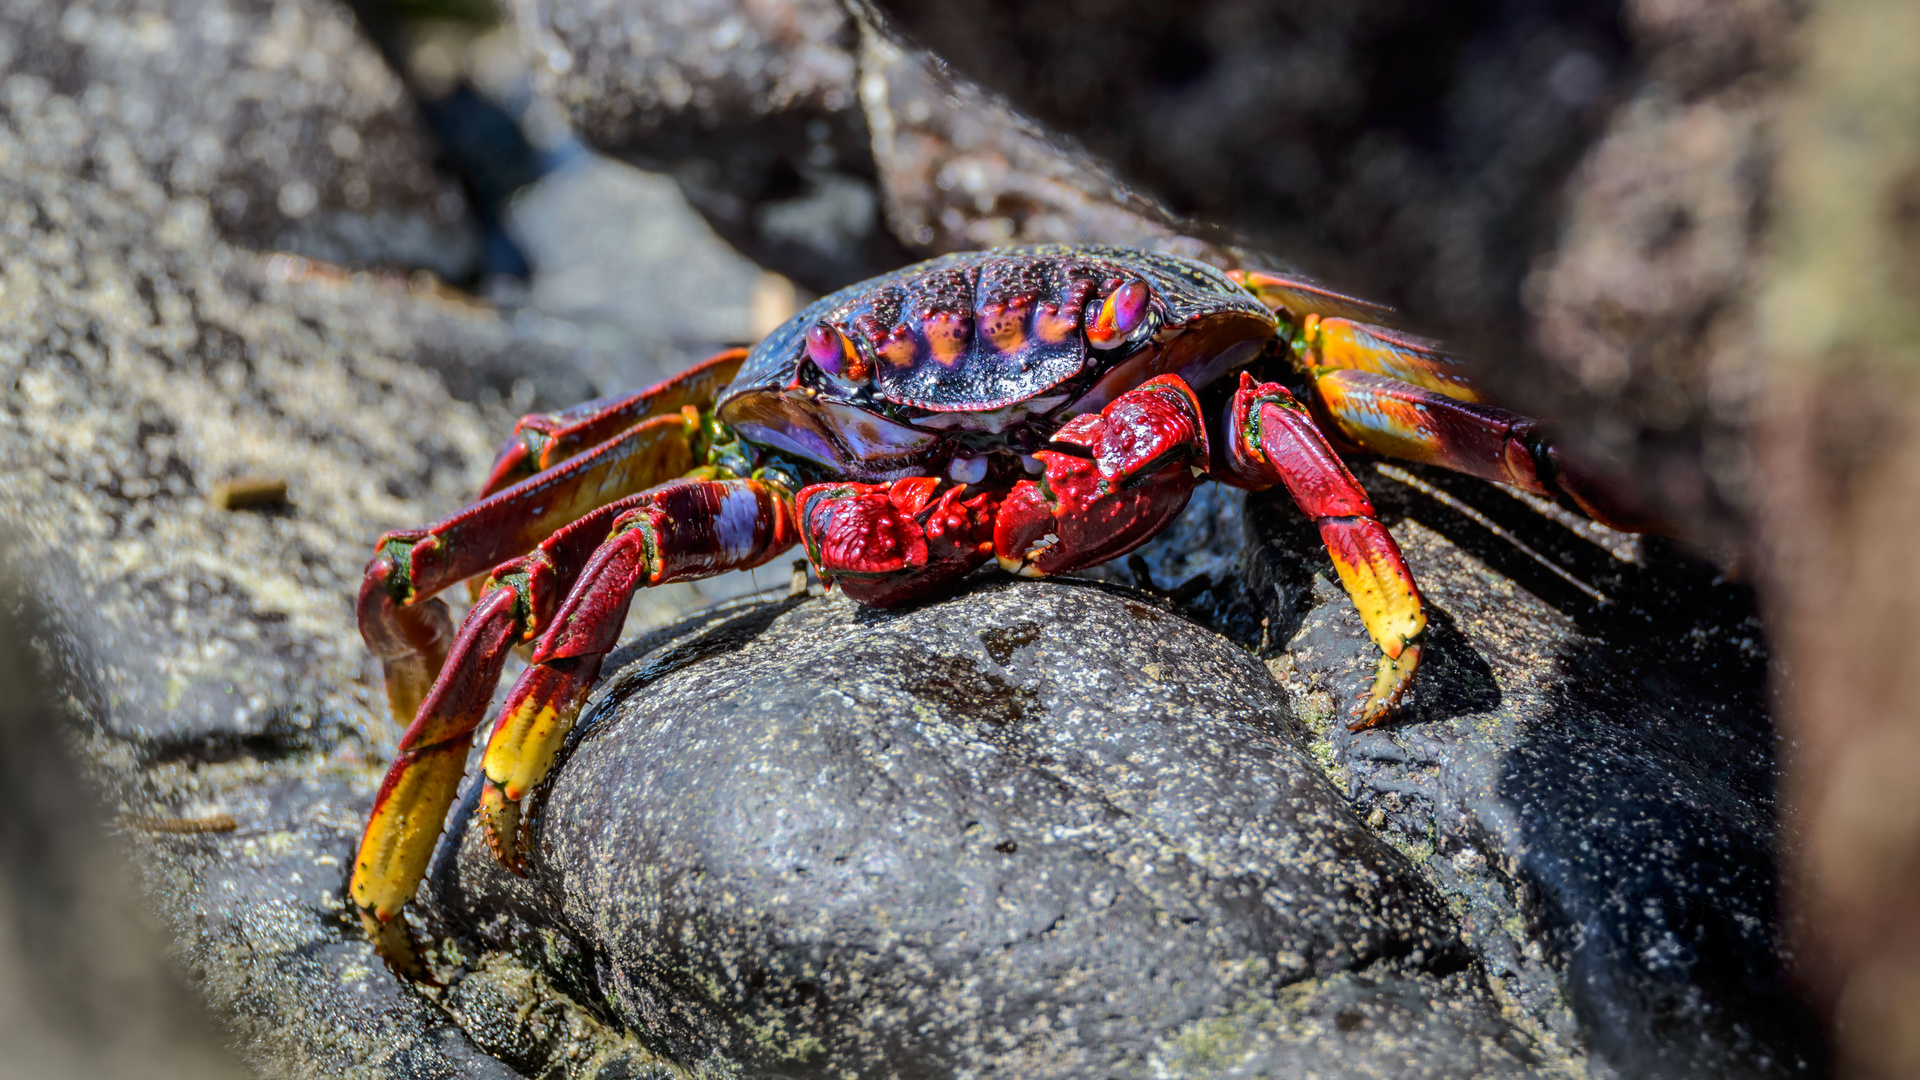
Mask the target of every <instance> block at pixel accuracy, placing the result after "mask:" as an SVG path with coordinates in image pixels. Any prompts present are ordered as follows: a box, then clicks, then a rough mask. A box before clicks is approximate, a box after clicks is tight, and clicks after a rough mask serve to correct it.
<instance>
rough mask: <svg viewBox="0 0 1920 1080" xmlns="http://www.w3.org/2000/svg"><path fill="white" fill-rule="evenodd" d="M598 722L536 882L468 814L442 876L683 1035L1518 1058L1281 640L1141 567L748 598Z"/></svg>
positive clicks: (902, 1048) (975, 1046)
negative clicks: (1172, 607) (1190, 611)
mask: <svg viewBox="0 0 1920 1080" xmlns="http://www.w3.org/2000/svg"><path fill="white" fill-rule="evenodd" d="M582 723H583V725H584V726H585V728H586V733H585V735H584V736H582V737H581V738H580V739H579V740H578V742H577V744H576V745H575V747H574V748H573V751H572V753H571V755H570V757H569V758H568V760H567V761H566V763H565V765H564V766H563V767H562V769H561V770H560V772H559V774H558V777H557V779H556V780H555V781H554V782H553V784H552V786H551V787H550V789H549V790H548V792H547V794H546V795H545V798H544V804H543V805H544V812H543V813H542V815H541V817H540V821H539V824H538V826H537V828H538V836H539V848H538V851H539V854H538V858H537V861H536V863H535V866H534V868H533V876H532V881H531V882H530V883H522V882H520V881H518V880H516V879H512V878H510V877H507V876H506V875H504V873H503V872H502V871H500V870H499V868H498V867H497V866H496V865H495V864H494V863H493V862H492V860H491V857H490V856H489V855H488V854H487V852H486V850H485V847H484V845H483V844H480V843H478V842H470V843H468V844H467V845H466V847H465V850H464V852H463V859H462V862H461V866H460V872H459V875H458V880H459V882H460V883H461V885H460V886H458V887H454V888H450V889H449V890H448V891H447V893H446V894H445V897H444V898H445V899H446V900H447V902H449V903H450V904H453V905H455V906H457V907H459V908H461V910H463V911H464V913H465V914H466V915H467V916H468V917H469V918H470V919H471V920H472V921H473V922H475V923H486V924H490V925H494V926H496V927H499V926H501V925H502V924H501V923H500V922H499V919H498V918H497V915H498V913H501V912H508V911H512V912H515V913H517V914H518V915H519V916H520V917H521V920H524V922H513V923H508V924H505V925H504V928H502V929H501V931H500V932H501V933H503V934H505V935H508V936H509V937H510V936H511V935H514V934H526V935H528V936H529V937H530V939H532V940H537V935H536V934H535V931H537V930H538V929H540V928H545V929H547V930H550V931H558V932H560V933H562V934H564V935H566V936H567V937H568V938H570V939H571V940H572V942H573V943H574V947H575V948H577V949H578V950H579V951H580V955H581V961H580V962H581V964H582V966H583V967H585V968H586V969H587V970H590V971H591V975H590V976H588V979H589V981H590V982H591V984H592V987H593V990H594V991H596V992H597V993H598V994H599V995H601V996H602V997H603V998H604V999H605V1000H606V1001H607V1002H608V1004H609V1006H610V1007H611V1008H612V1009H613V1010H614V1011H615V1013H616V1015H618V1016H619V1017H620V1019H621V1021H622V1022H623V1023H624V1024H625V1025H626V1026H628V1027H629V1028H631V1029H632V1030H633V1031H635V1032H636V1033H638V1034H639V1035H640V1036H641V1038H643V1039H644V1040H646V1041H647V1042H648V1043H649V1044H650V1045H652V1046H653V1047H655V1048H656V1049H658V1050H660V1051H661V1052H663V1053H665V1054H667V1055H668V1056H669V1057H671V1058H673V1059H675V1060H677V1061H680V1062H681V1063H683V1064H686V1065H690V1066H700V1065H702V1063H706V1064H707V1065H709V1066H711V1067H714V1068H717V1067H718V1064H717V1063H718V1062H720V1061H729V1062H734V1063H738V1064H740V1065H743V1066H746V1067H748V1068H749V1069H750V1070H757V1071H758V1072H760V1073H764V1074H769V1075H770V1074H774V1073H777V1074H779V1075H785V1076H840V1075H845V1074H847V1073H848V1072H853V1073H857V1074H858V1075H862V1076H871V1077H883V1076H906V1075H913V1076H926V1077H934V1076H963V1075H979V1074H982V1073H988V1072H1007V1073H1009V1074H1017V1075H1022V1076H1056V1077H1067V1076H1136V1075H1137V1076H1146V1075H1152V1074H1153V1073H1154V1072H1155V1070H1157V1069H1165V1068H1172V1069H1174V1070H1175V1071H1176V1072H1185V1071H1186V1070H1187V1069H1191V1068H1194V1067H1196V1066H1197V1065H1198V1063H1201V1062H1207V1063H1210V1064H1209V1066H1208V1069H1207V1071H1208V1072H1211V1073H1216V1074H1223V1075H1226V1074H1230V1075H1247V1076H1273V1075H1308V1074H1310V1075H1341V1076H1347V1075H1352V1076H1453V1077H1468V1076H1506V1075H1521V1074H1523V1073H1524V1068H1523V1063H1525V1062H1526V1061H1528V1060H1529V1058H1530V1053H1529V1050H1528V1048H1527V1046H1526V1040H1525V1039H1524V1038H1523V1037H1522V1036H1520V1035H1519V1034H1518V1033H1517V1032H1515V1031H1514V1030H1513V1029H1512V1028H1511V1027H1510V1026H1509V1025H1508V1024H1507V1023H1506V1022H1505V1021H1504V1020H1502V1019H1501V1018H1500V1017H1499V1015H1498V1007H1497V1005H1496V1003H1495V1002H1494V1000H1493V999H1492V997H1491V995H1490V994H1488V993H1487V991H1486V989H1485V986H1484V980H1483V976H1482V974H1481V972H1480V970H1479V969H1478V968H1477V966H1476V965H1474V964H1473V962H1472V960H1471V959H1470V958H1469V956H1468V955H1467V954H1466V953H1465V952H1464V951H1463V949H1462V948H1461V945H1460V942H1459V939H1458V937H1457V936H1456V933H1455V930H1454V927H1453V921H1452V918H1451V916H1450V914H1449V913H1448V911H1447V909H1446V908H1445V906H1444V905H1443V904H1442V903H1441V902H1440V897H1439V895H1438V894H1437V892H1436V891H1435V890H1433V889H1432V888H1431V887H1430V886H1429V885H1428V884H1427V883H1426V882H1424V881H1423V880H1421V878H1420V877H1419V875H1418V874H1417V872H1415V870H1414V868H1413V866H1412V865H1411V864H1410V863H1409V862H1408V861H1407V860H1406V858H1405V857H1404V856H1403V855H1401V854H1400V853H1399V852H1398V851H1396V850H1394V849H1393V848H1392V847H1391V846H1389V845H1387V844H1385V843H1382V842H1381V841H1380V840H1378V839H1377V838H1376V837H1375V836H1374V835H1373V834H1372V833H1370V832H1369V831H1368V830H1367V829H1366V828H1365V827H1364V826H1363V825H1362V824H1361V823H1360V822H1359V821H1358V820H1357V819H1356V818H1355V817H1354V816H1353V815H1352V814H1351V812H1350V811H1349V810H1348V808H1347V807H1346V806H1345V805H1344V803H1343V800H1342V799H1341V798H1340V797H1339V796H1338V795H1337V794H1336V793H1335V791H1334V790H1333V789H1332V788H1331V787H1330V786H1329V785H1328V784H1327V782H1326V780H1325V778H1324V777H1323V776H1322V775H1321V774H1320V772H1319V771H1318V770H1317V769H1316V768H1315V767H1314V766H1313V764H1312V763H1311V761H1310V759H1309V757H1308V755H1307V753H1306V752H1305V750H1304V749H1303V746H1302V742H1301V733H1300V731H1299V730H1298V728H1297V727H1296V725H1295V724H1294V722H1293V721H1292V719H1291V717H1290V716H1289V714H1288V710H1287V704H1286V698H1285V694H1284V692H1283V691H1282V689H1281V688H1280V686H1279V685H1278V684H1277V683H1276V682H1275V681H1274V680H1273V678H1272V676H1271V675H1270V674H1269V673H1268V672H1267V670H1266V669H1265V667H1264V666H1263V665H1262V664H1261V663H1260V661H1259V660H1258V659H1257V658H1256V657H1254V656H1253V655H1252V654H1250V653H1249V652H1247V651H1246V650H1245V649H1243V648H1241V647H1239V646H1237V645H1234V644H1232V643H1231V642H1228V641H1226V640H1225V639H1223V638H1221V637H1219V636H1218V635H1215V634H1213V633H1211V632H1209V631H1207V630H1205V629H1204V628H1201V627H1199V626H1196V625H1194V624H1193V623H1191V622H1189V621H1187V620H1186V619H1184V618H1182V617H1181V616H1179V615H1177V614H1175V613H1173V612H1171V611H1169V610H1167V609H1166V608H1165V606H1164V605H1163V604H1161V603H1160V602H1159V601H1157V600H1154V599H1151V598H1148V597H1147V596H1145V595H1144V594H1143V595H1140V596H1138V597H1135V596H1129V595H1127V594H1126V593H1125V592H1124V591H1122V590H1114V589H1111V588H1110V587H1101V586H1094V585H1075V584H1061V583H1011V582H1009V583H1004V584H991V583H988V584H985V585H983V586H981V587H978V588H976V589H974V590H971V591H969V592H967V593H965V594H964V595H962V596H960V597H957V598H951V599H946V600H941V601H938V602H935V603H930V604H926V605H924V606H920V607H915V608H912V609H909V610H904V611H898V612H889V613H880V612H877V611H874V610H872V609H866V608H862V607H860V606H858V605H856V604H853V603H851V602H850V601H847V600H846V599H844V598H843V597H839V596H834V597H832V598H830V599H802V600H795V601H787V602H782V603H768V604H762V605H759V606H754V607H748V608H745V609H742V610H741V611H739V612H738V613H737V614H734V615H733V616H732V617H730V618H727V619H724V620H722V621H718V622H717V623H713V624H711V625H708V626H706V627H704V628H702V629H701V630H700V631H699V632H698V633H695V634H693V635H692V636H689V637H685V638H682V639H678V640H674V641H672V642H671V643H670V644H668V645H666V646H664V647H661V648H657V649H646V648H645V646H644V645H642V646H640V647H638V648H636V649H631V650H629V651H628V653H627V662H626V663H625V664H623V665H622V666H621V667H620V668H618V669H617V670H616V672H615V674H613V675H612V676H611V678H610V679H609V680H608V681H607V683H606V684H605V687H604V689H603V690H602V691H601V692H600V696H599V697H598V699H597V700H596V702H595V704H593V705H592V706H590V707H589V712H588V713H586V714H584V716H583V721H582ZM449 884H451V883H449ZM529 928H532V929H529ZM502 943H503V944H511V942H510V941H507V942H502ZM909 1063H911V1064H909Z"/></svg>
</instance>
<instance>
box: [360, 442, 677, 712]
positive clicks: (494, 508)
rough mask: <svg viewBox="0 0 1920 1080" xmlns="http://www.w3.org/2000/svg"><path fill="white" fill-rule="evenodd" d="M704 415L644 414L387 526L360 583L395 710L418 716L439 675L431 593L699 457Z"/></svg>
mask: <svg viewBox="0 0 1920 1080" xmlns="http://www.w3.org/2000/svg"><path fill="white" fill-rule="evenodd" d="M698 433H699V414H698V412H697V410H695V409H694V408H693V407H692V406H688V407H686V408H685V409H683V410H682V411H681V412H680V413H678V414H674V415H669V416H656V417H652V418H649V419H647V420H643V421H641V422H640V423H639V424H636V425H634V426H633V427H630V428H628V429H627V430H625V431H623V432H621V433H620V434H619V435H616V436H615V437H613V438H611V439H608V440H606V441H604V442H602V443H600V444H599V445H598V446H595V447H593V448H592V449H591V450H589V451H587V452H586V453H584V454H579V455H576V456H575V457H573V458H571V459H569V460H567V461H565V462H564V463H562V464H560V465H558V466H556V467H554V468H551V469H547V470H546V471H544V472H541V473H538V474H536V475H534V476H531V477H528V478H527V479H525V480H522V481H520V482H519V483H517V484H514V485H513V486H511V487H509V488H507V489H506V490H505V491H501V492H499V493H498V494H495V495H493V496H491V497H489V498H486V499H482V500H481V501H479V502H477V503H474V504H473V505H471V506H468V507H467V508H466V509H464V510H461V511H460V512H459V513H456V514H454V515H453V516H451V517H448V518H445V519H442V520H441V521H439V522H436V523H435V524H433V525H429V526H428V527H426V528H424V529H407V530H400V531H396V532H390V533H387V534H386V535H385V536H382V537H381V538H380V540H379V542H378V543H377V544H376V545H375V547H374V554H373V559H372V560H371V561H369V562H368V563H367V570H366V577H365V578H364V579H363V580H362V582H361V585H360V601H359V620H360V635H361V637H362V638H364V639H365V640H366V643H367V648H368V649H369V650H371V651H372V652H373V654H374V655H375V656H378V657H379V658H380V663H381V666H382V668H383V670H384V672H385V675H386V684H387V701H388V704H389V705H390V706H391V707H392V709H393V713H394V716H395V717H397V718H399V719H400V720H401V721H402V722H405V721H408V720H411V719H412V718H413V716H414V714H415V712H416V711H418V709H419V705H420V702H421V700H422V699H423V698H424V697H425V696H426V693H427V691H428V689H429V688H430V687H431V685H432V682H433V678H434V676H435V675H436V674H438V673H439V670H440V667H441V664H442V662H443V660H444V657H445V651H444V650H445V649H446V648H447V644H446V643H447V642H448V638H449V634H448V630H450V629H451V620H449V619H448V617H447V614H446V606H445V605H444V604H443V603H441V602H440V601H438V600H433V599H431V597H432V596H433V595H434V594H435V593H437V592H439V591H440V590H442V589H444V588H446V587H447V586H449V585H452V584H454V583H456V582H459V581H462V580H465V579H466V578H469V577H472V576H473V575H475V574H481V573H485V572H486V571H488V570H490V569H492V568H493V567H494V566H496V565H498V564H499V563H500V562H502V561H503V560H506V559H509V558H512V557H513V556H515V555H518V554H520V553H521V552H524V551H527V550H528V549H530V548H532V547H533V546H534V545H535V544H538V543H539V542H540V541H542V540H544V539H546V538H547V537H549V536H551V535H553V534H554V533H555V532H557V531H559V529H560V528H561V527H563V526H565V525H567V524H569V523H570V522H573V521H577V520H579V519H580V518H581V517H582V516H583V515H585V514H587V513H589V512H591V511H593V510H594V509H596V508H597V507H600V506H604V505H606V504H607V503H609V502H613V501H615V500H617V499H619V498H621V497H622V496H625V495H630V494H633V493H634V492H637V491H641V490H644V489H646V488H649V487H652V486H654V485H655V484H658V483H660V482H662V481H663V480H666V479H668V478H670V477H675V476H679V475H681V474H683V473H685V472H686V471H687V470H688V469H690V468H692V467H693V464H694V447H695V442H696V440H697V438H698Z"/></svg>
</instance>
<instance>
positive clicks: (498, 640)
mask: <svg viewBox="0 0 1920 1080" xmlns="http://www.w3.org/2000/svg"><path fill="white" fill-rule="evenodd" d="M647 497H648V496H647V495H646V494H641V495H634V496H629V497H628V498H626V499H622V500H620V501H618V502H615V503H612V504H610V505H608V506H603V507H601V508H599V509H598V510H595V511H594V512H593V513H591V514H588V515H587V516H586V517H583V518H581V519H580V520H579V521H576V522H574V523H573V524H572V525H569V526H567V527H566V528H564V529H561V530H560V531H559V532H556V533H554V534H553V535H552V536H550V537H548V538H547V539H545V540H543V541H541V543H540V546H539V547H537V548H535V549H534V550H533V551H531V552H529V553H528V554H526V555H523V556H521V557H520V558H518V559H515V560H513V561H511V562H508V563H504V564H502V565H501V566H500V567H498V568H496V569H495V570H494V572H493V574H492V576H490V577H489V578H488V579H487V583H486V585H485V586H484V587H483V591H482V594H481V596H480V599H479V600H478V602H476V603H475V604H474V606H473V608H472V610H470V611H469V612H467V617H466V619H465V620H464V621H463V622H462V623H461V624H460V633H459V635H458V636H457V637H455V638H453V641H452V646H451V648H449V649H448V650H447V663H446V665H445V666H444V667H442V668H441V669H440V674H439V677H438V678H437V679H435V680H434V683H433V688H432V689H431V690H430V691H429V692H428V693H427V695H426V698H425V700H424V701H422V702H421V705H420V710H419V713H418V715H416V716H415V717H414V719H413V723H412V724H410V725H409V726H408V727H407V730H406V732H405V734H403V735H402V736H401V737H400V746H399V749H398V752H396V753H395V755H394V758H393V763H392V764H391V765H390V766H389V767H388V770H387V776H386V780H385V781H384V782H383V783H382V784H381V785H380V791H379V794H377V795H375V796H374V800H373V811H372V813H371V814H370V815H369V816H368V819H367V829H366V832H365V834H364V835H363V836H362V838H361V841H360V851H359V853H358V855H357V856H356V857H355V859H354V866H353V879H352V882H351V884H350V885H349V887H348V891H349V892H350V893H351V895H352V896H353V900H354V904H355V906H356V907H357V908H358V909H359V912H360V921H361V923H362V925H363V926H364V927H365V929H366V931H367V936H368V937H369V938H371V939H373V940H374V942H375V943H376V944H377V946H378V948H379V951H380V954H381V955H382V956H383V957H385V958H386V960H387V963H388V964H389V966H391V967H393V968H394V970H395V971H398V972H401V973H403V974H406V975H408V976H410V977H412V978H415V979H419V980H423V981H430V979H431V977H430V976H429V975H428V974H427V972H426V969H425V966H424V965H423V964H421V962H420V959H419V956H418V954H417V951H416V950H415V949H414V947H413V941H412V938H411V936H410V935H409V933H408V931H407V926H406V922H405V920H403V919H400V918H397V916H398V914H399V912H400V909H401V908H402V907H404V906H405V905H406V903H407V901H408V900H410V899H412V897H413V892H414V889H415V888H417V887H418V886H419V884H420V879H421V877H422V876H423V875H424V874H425V873H426V869H427V862H428V860H429V859H430V858H431V856H432V854H433V846H434V840H435V838H436V837H438V836H439V834H440V826H441V823H442V822H443V821H444V820H445V819H446V815H447V807H448V806H450V805H452V803H453V797H454V793H455V791H456V790H457V789H458V787H459V783H460V777H461V774H462V772H463V771H464V770H465V767H466V761H467V749H468V748H469V747H470V746H472V744H473V732H474V729H475V728H477V727H479V726H480V721H482V720H483V719H485V718H486V714H487V705H488V704H489V703H490V702H491V701H492V698H493V690H494V687H495V686H497V685H498V684H499V682H500V672H501V670H502V669H503V668H504V667H505V666H506V662H507V654H508V652H509V651H510V650H511V649H512V647H513V646H514V645H516V644H519V643H520V642H522V641H526V640H528V639H529V638H531V637H532V636H533V635H534V634H535V633H536V632H538V631H539V630H540V629H541V628H543V627H544V626H545V625H546V623H547V620H548V617H549V616H550V615H551V614H552V612H553V609H554V607H555V606H556V605H557V604H558V602H559V598H560V597H561V596H563V595H565V593H566V590H567V589H569V588H571V587H572V585H573V583H574V581H575V580H576V579H577V578H578V577H579V575H580V570H581V568H582V567H583V566H584V565H585V563H586V561H587V559H588V558H589V557H590V556H591V555H592V554H593V552H594V550H595V549H596V548H597V547H598V546H599V544H600V543H601V542H602V541H603V540H604V539H605V538H606V536H607V532H608V530H609V528H611V526H612V524H613V522H614V521H615V520H616V519H617V518H619V517H620V515H621V514H623V513H625V512H626V511H627V510H629V509H632V508H634V507H635V506H638V505H641V503H642V501H643V500H645V499H646V498H647ZM401 610H402V612H403V613H407V612H408V611H409V609H401Z"/></svg>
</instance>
